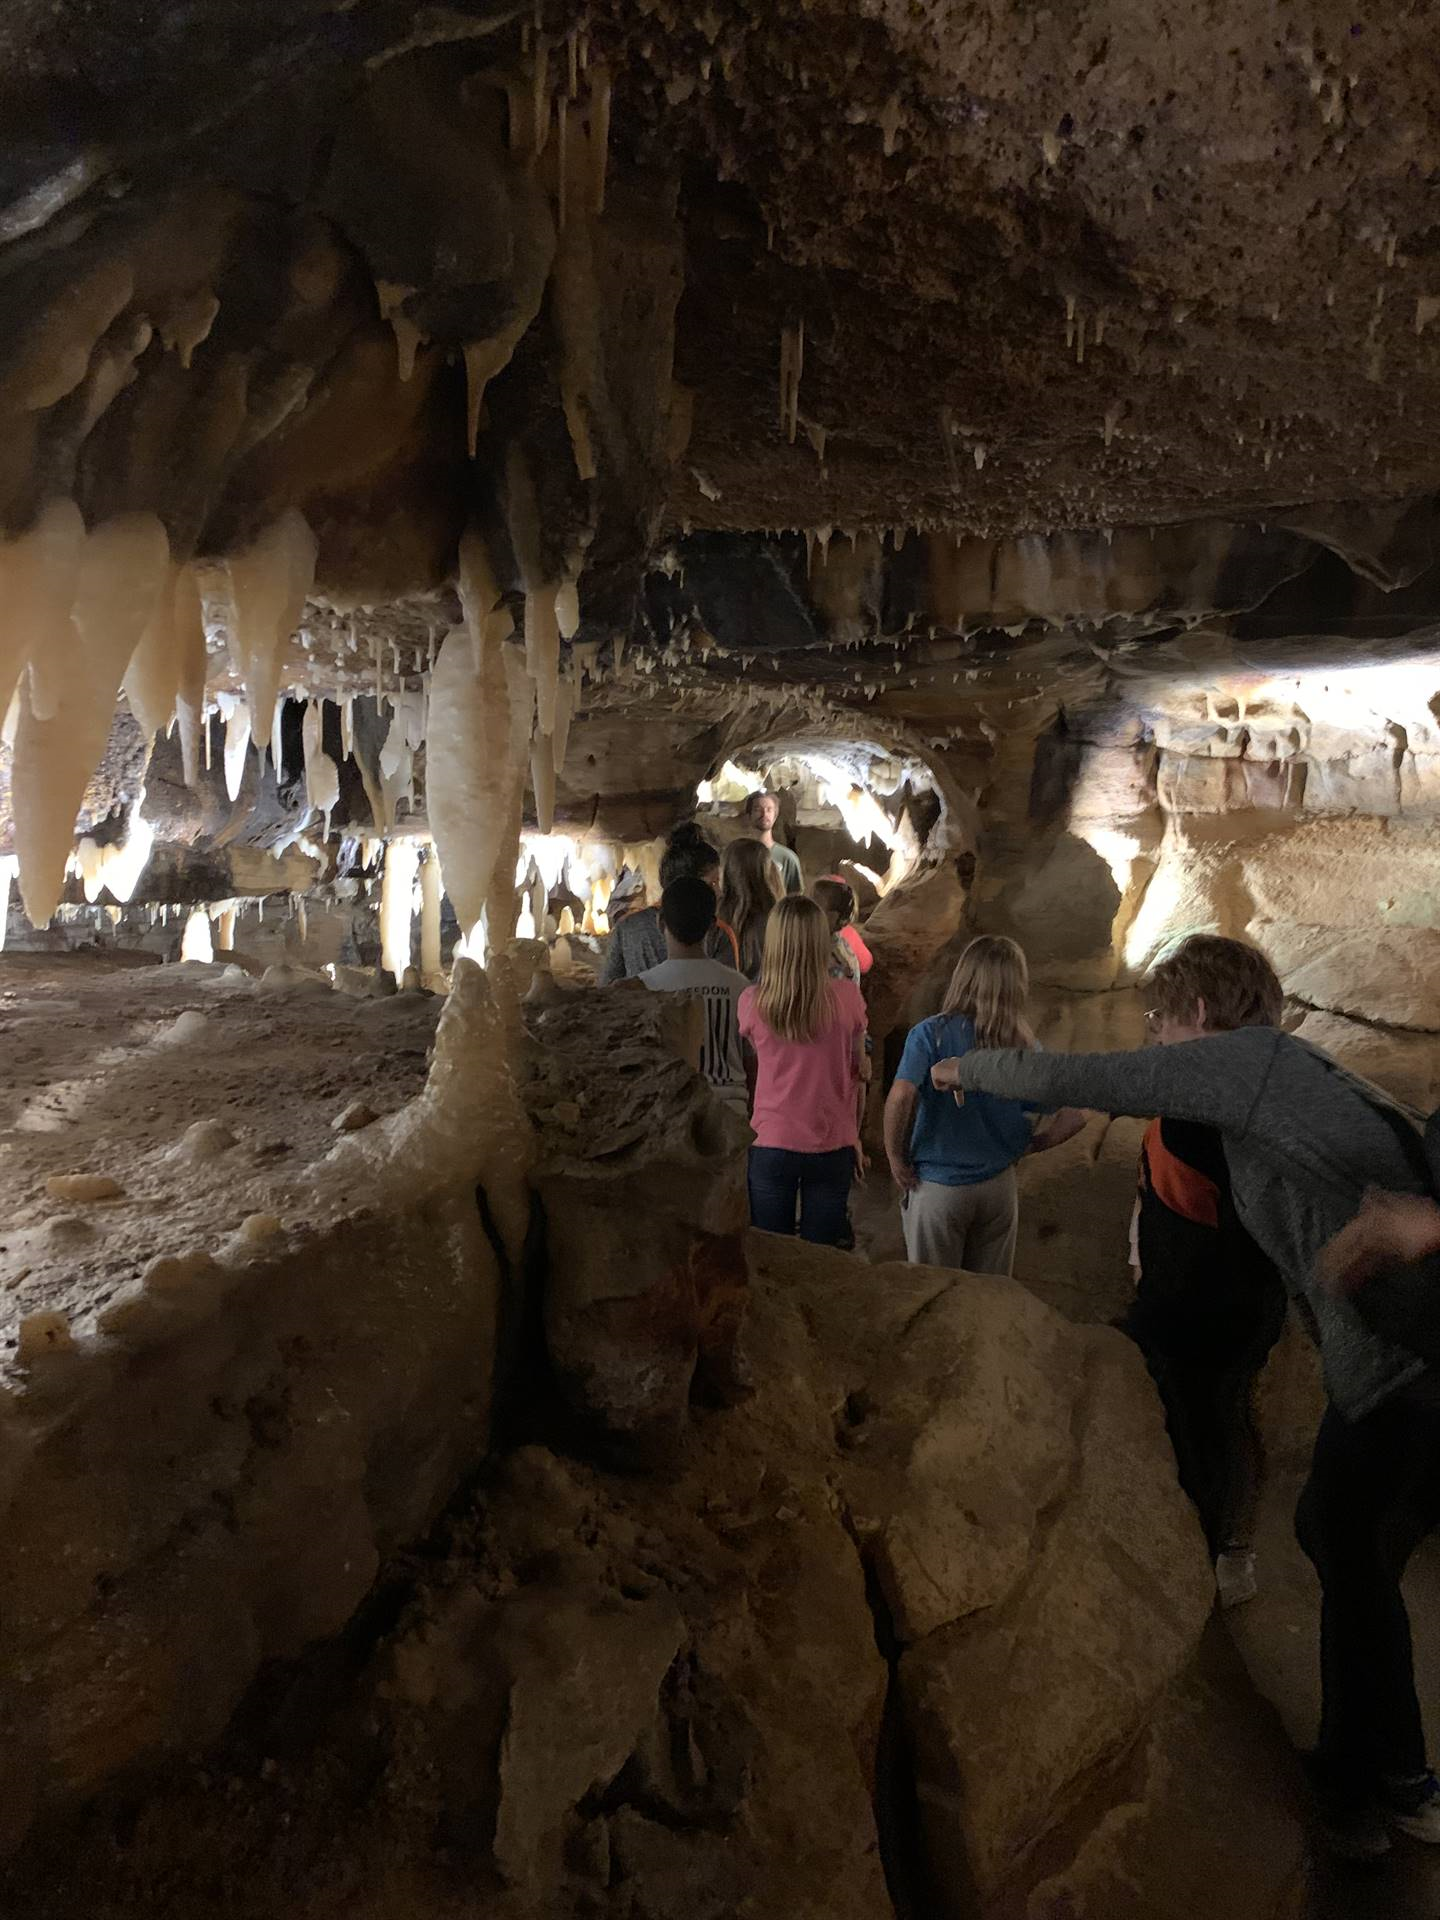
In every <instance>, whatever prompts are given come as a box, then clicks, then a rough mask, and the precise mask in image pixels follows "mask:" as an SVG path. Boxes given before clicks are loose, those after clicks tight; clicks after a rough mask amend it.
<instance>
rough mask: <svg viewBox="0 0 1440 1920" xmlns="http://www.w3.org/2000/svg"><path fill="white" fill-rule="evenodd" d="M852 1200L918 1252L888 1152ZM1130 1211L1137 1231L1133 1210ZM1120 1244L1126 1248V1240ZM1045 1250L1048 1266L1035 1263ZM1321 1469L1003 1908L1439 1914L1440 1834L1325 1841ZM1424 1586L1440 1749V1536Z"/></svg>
mask: <svg viewBox="0 0 1440 1920" xmlns="http://www.w3.org/2000/svg"><path fill="white" fill-rule="evenodd" d="M1056 1158H1057V1161H1058V1159H1059V1156H1058V1155H1057V1156H1056ZM1127 1178H1128V1176H1127ZM1110 1184H1111V1188H1112V1191H1111V1193H1110V1194H1109V1195H1108V1197H1102V1195H1101V1194H1100V1193H1099V1192H1098V1191H1097V1192H1096V1194H1095V1203H1094V1204H1092V1205H1088V1206H1085V1207H1084V1208H1083V1218H1082V1222H1081V1230H1082V1231H1083V1232H1085V1233H1086V1234H1089V1233H1090V1232H1092V1231H1093V1230H1095V1229H1096V1228H1097V1227H1098V1225H1099V1224H1100V1217H1101V1215H1102V1213H1103V1211H1104V1206H1105V1204H1108V1205H1109V1207H1110V1210H1111V1211H1112V1212H1114V1211H1115V1205H1114V1203H1115V1201H1116V1200H1117V1199H1118V1198H1119V1197H1120V1195H1119V1193H1118V1184H1119V1183H1118V1182H1112V1183H1110ZM1096 1185H1097V1187H1098V1185H1099V1183H1096ZM1025 1204H1026V1203H1022V1229H1021V1241H1020V1250H1019V1254H1018V1256H1017V1263H1016V1264H1017V1277H1019V1278H1021V1279H1022V1280H1027V1281H1032V1282H1033V1285H1034V1290H1035V1291H1036V1292H1038V1293H1040V1294H1042V1296H1044V1297H1046V1298H1050V1296H1051V1294H1052V1293H1053V1288H1052V1287H1051V1286H1050V1285H1049V1284H1048V1283H1047V1282H1048V1276H1047V1272H1046V1269H1047V1268H1048V1267H1049V1266H1050V1265H1051V1264H1052V1261H1053V1253H1051V1252H1050V1251H1049V1250H1048V1247H1047V1249H1046V1251H1045V1252H1044V1253H1043V1255H1041V1249H1042V1243H1045V1242H1048V1239H1049V1236H1048V1235H1042V1236H1039V1237H1037V1235H1036V1233H1035V1221H1034V1219H1033V1217H1032V1221H1031V1223H1030V1231H1029V1233H1027V1231H1026V1227H1025V1224H1024V1221H1023V1206H1024V1205H1025ZM851 1211H852V1218H853V1221H854V1225H855V1230H856V1240H857V1250H858V1251H859V1252H860V1253H861V1254H862V1255H863V1256H865V1257H867V1258H869V1259H871V1260H874V1261H881V1260H894V1259H903V1258H904V1242H903V1239H902V1237H901V1232H900V1216H899V1210H898V1207H897V1205H896V1201H895V1191H894V1188H893V1186H892V1185H891V1183H890V1179H889V1175H888V1173H887V1172H886V1171H885V1170H884V1168H883V1165H882V1166H880V1167H877V1168H872V1170H871V1173H870V1176H869V1178H868V1180H867V1181H866V1182H865V1184H864V1186H863V1187H861V1188H859V1189H857V1191H856V1194H855V1198H854V1202H853V1205H852V1210H851ZM1034 1211H1038V1209H1035V1210H1032V1213H1033V1212H1034ZM1116 1217H1117V1218H1118V1219H1119V1221H1120V1223H1121V1227H1122V1228H1123V1220H1124V1214H1123V1211H1120V1212H1118V1213H1117V1214H1116ZM1072 1231H1074V1226H1073V1224H1072ZM1119 1244H1120V1245H1121V1246H1122V1248H1123V1238H1122V1239H1121V1240H1120V1242H1119ZM1037 1256H1041V1257H1040V1263H1039V1265H1038V1266H1036V1267H1035V1270H1034V1272H1033V1274H1032V1273H1030V1272H1027V1268H1028V1267H1029V1266H1031V1264H1032V1263H1035V1262H1036V1260H1037ZM1092 1257H1093V1249H1092ZM1120 1259H1121V1262H1122V1265H1121V1266H1120V1268H1119V1269H1118V1272H1117V1275H1116V1276H1114V1277H1110V1276H1107V1278H1106V1283H1105V1285H1104V1287H1103V1289H1102V1292H1103V1294H1104V1296H1105V1297H1104V1304H1103V1310H1102V1311H1100V1312H1097V1313H1096V1314H1095V1316H1094V1317H1095V1318H1097V1319H1100V1318H1105V1319H1108V1318H1109V1315H1110V1308H1111V1306H1113V1304H1114V1300H1113V1294H1114V1289H1115V1288H1116V1287H1123V1285H1124V1272H1123V1251H1122V1253H1121V1255H1120ZM1051 1304H1052V1305H1056V1306H1062V1303H1061V1302H1060V1301H1058V1300H1054V1299H1051ZM1062 1310H1063V1307H1062ZM1303 1479H1304V1466H1303V1462H1302V1461H1301V1460H1299V1459H1296V1460H1293V1461H1291V1462H1287V1463H1285V1465H1284V1466H1283V1467H1282V1468H1281V1469H1279V1470H1278V1471H1277V1472H1276V1473H1275V1474H1274V1475H1273V1477H1272V1478H1271V1480H1270V1482H1269V1484H1268V1485H1267V1487H1266V1489H1265V1492H1264V1496H1263V1500H1262V1506H1261V1513H1260V1521H1259V1528H1258V1534H1257V1552H1258V1562H1259V1570H1260V1580H1261V1586H1260V1592H1259V1594H1258V1595H1257V1596H1256V1598H1255V1599H1254V1600H1253V1601H1252V1602H1251V1603H1250V1604H1249V1605H1248V1606H1246V1607H1241V1608H1238V1609H1236V1610H1235V1611H1233V1612H1231V1613H1227V1614H1222V1613H1219V1612H1217V1613H1216V1614H1215V1615H1214V1617H1213V1619H1212V1623H1211V1626H1210V1628H1209V1631H1208V1632H1207V1634H1206V1636H1205V1639H1204V1642H1203V1643H1202V1645H1201V1648H1200V1652H1199V1655H1198V1657H1197V1659H1196V1661H1195V1664H1194V1666H1193V1667H1192V1669H1191V1671H1190V1673H1189V1674H1188V1675H1187V1676H1186V1677H1185V1679H1184V1681H1183V1682H1182V1683H1181V1684H1180V1685H1179V1686H1178V1687H1177V1688H1176V1689H1175V1691H1174V1693H1173V1694H1172V1696H1171V1698H1170V1700H1169V1701H1168V1703H1167V1704H1166V1707H1165V1709H1164V1711H1163V1712H1162V1713H1161V1715H1160V1716H1159V1717H1158V1719H1157V1721H1156V1723H1155V1726H1154V1728H1153V1729H1152V1732H1151V1734H1150V1736H1149V1738H1148V1740H1147V1741H1146V1743H1145V1744H1144V1746H1143V1748H1142V1750H1141V1751H1139V1752H1137V1753H1135V1754H1133V1755H1132V1756H1131V1757H1130V1759H1129V1760H1128V1762H1127V1763H1126V1778H1125V1786H1126V1787H1127V1788H1132V1789H1133V1794H1131V1793H1127V1792H1125V1791H1123V1790H1122V1793H1121V1795H1120V1796H1119V1800H1118V1804H1113V1805H1112V1806H1111V1807H1110V1809H1109V1811H1107V1812H1105V1813H1103V1814H1102V1815H1101V1817H1100V1818H1099V1819H1098V1821H1097V1820H1096V1819H1095V1816H1094V1814H1093V1813H1087V1812H1086V1810H1084V1809H1081V1810H1080V1811H1079V1812H1078V1813H1077V1815H1076V1817H1075V1818H1074V1820H1073V1821H1072V1822H1071V1823H1070V1824H1069V1828H1068V1831H1067V1832H1065V1833H1064V1834H1063V1835H1061V1836H1059V1840H1058V1844H1057V1847H1056V1848H1055V1854H1056V1856H1057V1864H1056V1865H1055V1866H1054V1868H1053V1870H1052V1869H1049V1868H1048V1865H1047V1863H1046V1862H1045V1861H1041V1862H1039V1863H1038V1871H1037V1863H1032V1867H1031V1871H1030V1872H1029V1873H1028V1874H1027V1875H1026V1883H1027V1884H1026V1890H1025V1892H1024V1893H1017V1895H1016V1897H1015V1899H1014V1901H1013V1903H1012V1904H1010V1905H1008V1906H1005V1907H1002V1908H1001V1909H1000V1910H998V1911H997V1912H995V1913H993V1914H991V1915H989V1916H987V1920H1081V1916H1096V1920H1098V1917H1099V1916H1104V1920H1435V1917H1436V1915H1437V1914H1440V1849H1434V1850H1431V1849H1426V1848H1424V1847H1420V1846H1418V1845H1415V1844H1413V1843H1411V1842H1408V1841H1405V1840H1397V1842H1396V1845H1395V1849H1394V1851H1393V1852H1392V1853H1391V1855H1390V1856H1389V1858H1388V1859H1387V1860H1386V1861H1384V1862H1383V1863H1382V1864H1380V1865H1379V1866H1374V1867H1366V1868H1357V1867H1349V1866H1344V1865H1341V1864H1337V1863H1335V1862H1333V1861H1331V1860H1329V1859H1327V1858H1326V1857H1325V1856H1324V1854H1323V1853H1321V1852H1320V1851H1319V1850H1318V1849H1316V1848H1315V1847H1314V1846H1312V1845H1311V1844H1310V1839H1309V1834H1308V1832H1307V1818H1308V1805H1307V1795H1306V1791H1305V1785H1304V1781H1303V1776H1302V1773H1301V1769H1300V1765H1299V1761H1298V1758H1297V1752H1298V1750H1299V1749H1302V1748H1304V1747H1306V1746H1308V1745H1309V1744H1310V1742H1311V1741H1312V1740H1313V1738H1314V1732H1315V1726H1316V1722H1317V1719H1318V1715H1319V1692H1318V1682H1319V1644H1318V1636H1319V1588H1318V1585H1317V1583H1316V1579H1315V1575H1314V1572H1313V1570H1312V1569H1311V1567H1310V1563H1309V1562H1308V1561H1307V1560H1306V1559H1305V1556H1304V1555H1303V1554H1302V1553H1301V1551H1300V1548H1299V1546H1298V1545H1297V1543H1296V1541H1295V1538H1294V1532H1293V1525H1292V1523H1293V1517H1294V1512H1295V1503H1296V1500H1297V1498H1298V1496H1299V1491H1300V1487H1301V1485H1302V1483H1303ZM1407 1592H1408V1596H1409V1601H1410V1612H1411V1618H1412V1621H1413V1625H1414V1633H1415V1650H1416V1673H1417V1677H1418V1680H1419V1686H1420V1698H1421V1701H1422V1704H1423V1705H1424V1707H1425V1712H1426V1721H1427V1724H1428V1726H1429V1728H1430V1731H1431V1740H1432V1752H1434V1751H1435V1750H1436V1749H1437V1748H1440V1536H1437V1537H1435V1538H1432V1539H1431V1540H1430V1541H1429V1542H1427V1543H1426V1545H1425V1547H1424V1548H1422V1550H1421V1552H1420V1553H1419V1554H1418V1555H1417V1556H1416V1559H1415V1562H1414V1564H1413V1565H1412V1567H1411V1570H1410V1574H1409V1578H1408V1580H1407ZM1112 1798H1113V1795H1112ZM1087 1827H1088V1828H1089V1829H1090V1830H1089V1831H1088V1832H1087V1831H1086V1829H1087Z"/></svg>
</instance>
